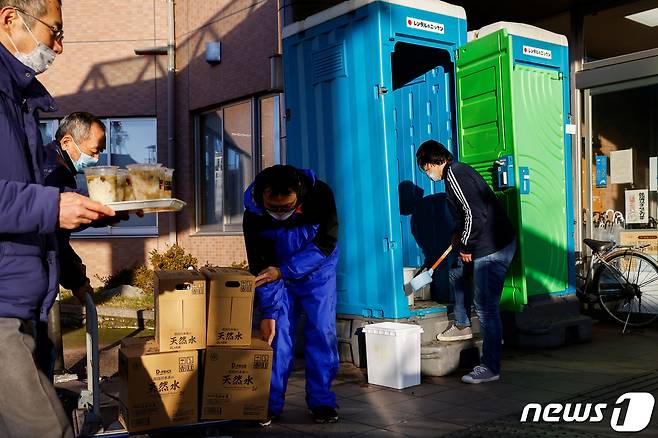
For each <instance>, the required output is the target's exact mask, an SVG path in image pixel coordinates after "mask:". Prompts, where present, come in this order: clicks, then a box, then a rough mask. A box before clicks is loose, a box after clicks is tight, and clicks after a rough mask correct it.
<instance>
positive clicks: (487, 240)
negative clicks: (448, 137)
mask: <svg viewBox="0 0 658 438" xmlns="http://www.w3.org/2000/svg"><path fill="white" fill-rule="evenodd" d="M416 161H417V163H418V166H419V167H420V168H421V169H423V171H425V173H426V174H427V176H428V177H429V178H430V179H431V180H433V181H439V180H445V183H446V195H447V201H448V205H449V206H450V209H451V211H452V213H453V215H454V217H455V222H456V228H455V233H454V236H453V249H454V250H455V251H458V252H459V257H458V259H457V265H456V267H454V268H453V269H451V270H450V284H451V287H452V289H453V291H454V294H455V308H454V314H455V322H454V323H452V324H451V325H450V326H449V327H448V328H447V329H446V330H445V331H444V332H443V333H441V334H439V335H438V336H437V339H438V340H440V341H456V340H463V339H470V338H472V337H473V334H472V332H471V327H470V326H471V322H470V318H469V314H470V308H471V297H470V290H471V287H472V290H473V294H474V301H475V311H476V313H477V315H478V318H479V320H480V327H481V332H482V337H483V348H482V358H481V364H480V365H478V366H476V367H475V368H474V369H473V371H471V372H470V373H469V374H467V375H465V376H463V377H462V381H463V382H464V383H483V382H490V381H493V380H498V379H499V378H500V354H501V343H502V324H501V320H500V297H501V294H502V291H503V285H504V282H505V276H506V275H507V271H508V269H509V266H510V264H511V262H512V258H513V257H514V254H515V253H516V233H515V231H514V228H513V226H512V223H511V222H510V220H509V218H508V217H507V215H506V213H505V211H504V210H503V208H502V206H501V205H500V203H499V202H498V200H497V199H496V195H495V194H494V192H493V190H492V189H491V187H489V186H488V185H487V183H486V182H485V180H484V178H482V176H481V175H480V174H479V173H478V172H477V171H476V170H475V169H473V168H472V167H471V166H469V165H468V164H464V163H459V162H456V161H454V160H453V156H452V154H451V153H450V151H448V150H447V149H446V148H445V147H444V146H443V145H442V144H441V143H438V142H436V141H434V140H428V141H426V142H424V143H423V144H421V145H420V147H419V148H418V151H417V152H416Z"/></svg>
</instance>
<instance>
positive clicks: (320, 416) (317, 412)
mask: <svg viewBox="0 0 658 438" xmlns="http://www.w3.org/2000/svg"><path fill="white" fill-rule="evenodd" d="M311 414H312V415H313V420H315V422H316V423H335V422H337V421H338V412H336V409H334V408H332V407H330V406H318V407H317V408H313V409H311Z"/></svg>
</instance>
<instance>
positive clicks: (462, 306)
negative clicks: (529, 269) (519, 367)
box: [450, 239, 516, 374]
mask: <svg viewBox="0 0 658 438" xmlns="http://www.w3.org/2000/svg"><path fill="white" fill-rule="evenodd" d="M515 253H516V239H515V240H513V241H512V242H511V243H510V244H509V245H507V246H506V247H504V248H503V249H501V250H499V251H496V252H495V253H493V254H489V255H487V256H484V257H480V258H477V259H475V260H474V261H473V263H463V262H462V261H461V260H458V261H457V266H456V267H455V268H453V269H451V270H450V286H451V287H452V289H453V291H454V293H455V308H454V313H455V323H456V324H457V325H460V326H470V325H471V321H470V311H471V290H472V291H473V296H474V298H475V300H474V301H475V312H476V313H477V316H478V318H479V319H480V331H481V333H482V340H483V345H482V358H481V362H482V364H483V365H485V366H486V367H487V368H489V369H490V370H491V371H492V372H493V373H494V374H500V353H501V343H502V338H503V330H502V323H501V321H500V297H501V295H502V292H503V285H504V283H505V276H506V275H507V270H508V269H509V266H510V264H511V263H512V258H514V254H515Z"/></svg>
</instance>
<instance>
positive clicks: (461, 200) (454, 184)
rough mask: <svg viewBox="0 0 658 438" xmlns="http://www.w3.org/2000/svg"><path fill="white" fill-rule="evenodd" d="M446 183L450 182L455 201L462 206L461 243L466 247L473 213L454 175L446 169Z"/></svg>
mask: <svg viewBox="0 0 658 438" xmlns="http://www.w3.org/2000/svg"><path fill="white" fill-rule="evenodd" d="M448 181H449V182H450V185H451V186H452V187H453V190H454V191H455V195H456V196H457V199H459V203H460V204H461V205H462V209H463V210H464V231H462V235H461V241H462V243H463V244H464V246H466V245H468V239H469V238H470V237H471V228H472V226H473V212H472V211H471V206H470V205H468V201H467V200H466V197H465V196H464V192H463V191H462V188H461V187H460V186H459V183H457V178H455V174H454V173H453V172H452V168H448Z"/></svg>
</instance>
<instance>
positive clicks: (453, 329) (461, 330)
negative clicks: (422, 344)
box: [436, 324, 473, 342]
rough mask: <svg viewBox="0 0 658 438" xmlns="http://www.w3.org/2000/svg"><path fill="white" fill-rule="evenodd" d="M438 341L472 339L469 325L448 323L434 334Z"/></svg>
mask: <svg viewBox="0 0 658 438" xmlns="http://www.w3.org/2000/svg"><path fill="white" fill-rule="evenodd" d="M436 339H437V340H439V341H447V342H450V341H463V340H465V339H473V332H472V331H471V327H470V326H465V327H460V326H458V325H456V324H450V325H449V326H448V328H447V329H445V330H444V331H443V333H441V334H438V335H436Z"/></svg>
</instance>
